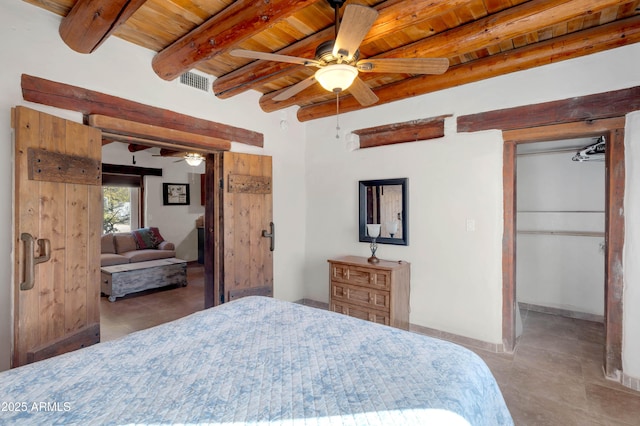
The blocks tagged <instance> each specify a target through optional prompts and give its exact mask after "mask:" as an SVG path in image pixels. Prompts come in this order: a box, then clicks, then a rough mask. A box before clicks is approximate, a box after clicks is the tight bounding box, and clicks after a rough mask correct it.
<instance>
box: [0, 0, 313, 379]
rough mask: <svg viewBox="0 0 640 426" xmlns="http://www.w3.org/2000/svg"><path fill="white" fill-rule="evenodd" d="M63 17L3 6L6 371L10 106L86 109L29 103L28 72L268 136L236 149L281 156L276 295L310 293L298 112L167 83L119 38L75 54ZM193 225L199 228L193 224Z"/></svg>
mask: <svg viewBox="0 0 640 426" xmlns="http://www.w3.org/2000/svg"><path fill="white" fill-rule="evenodd" d="M60 19H61V18H60V17H59V16H57V15H54V14H52V13H50V12H47V11H45V10H43V9H41V8H38V7H35V6H32V5H29V4H27V3H26V2H22V1H11V2H6V1H3V2H1V3H0V58H2V67H0V94H1V96H0V129H1V130H0V194H4V195H2V196H0V223H2V224H4V225H3V226H0V241H4V244H2V245H0V370H5V369H7V368H8V367H9V359H10V342H11V332H12V311H11V309H12V299H13V296H12V287H13V286H12V282H13V281H12V257H11V256H12V255H13V253H12V251H11V250H12V226H11V223H12V208H11V200H12V198H11V193H12V156H13V154H12V146H13V144H12V139H11V137H12V136H11V134H12V133H11V125H10V114H9V111H10V108H11V107H12V106H15V105H26V106H29V107H31V108H34V109H37V110H40V111H44V112H48V113H51V114H54V115H57V116H60V117H63V118H67V119H71V120H74V121H78V122H81V121H82V117H81V115H80V114H79V113H75V112H70V111H65V110H60V109H56V108H50V107H46V106H43V105H38V104H32V103H30V102H25V101H24V100H23V99H22V94H21V89H20V75H21V74H22V73H25V74H30V75H34V76H37V77H41V78H46V79H50V80H54V81H59V82H63V83H67V84H72V85H76V86H80V87H84V88H87V89H91V90H95V91H98V92H102V93H106V94H110V95H115V96H120V97H123V98H126V99H130V100H133V101H136V102H141V103H145V104H148V105H153V106H156V107H160V108H166V109H169V110H172V111H176V112H179V113H182V114H187V115H191V116H194V117H199V118H203V119H207V120H211V121H216V122H219V123H225V124H229V125H233V126H237V127H243V128H247V129H250V130H253V131H257V132H261V133H263V134H264V136H265V143H264V148H263V149H260V148H255V147H248V146H245V145H243V144H238V143H232V150H234V151H244V152H252V153H256V154H264V155H270V156H272V157H273V188H274V195H273V198H274V207H273V216H274V222H275V223H276V226H278V225H280V226H278V240H277V247H276V251H275V253H274V293H275V296H276V297H277V298H280V299H286V300H298V299H300V298H302V297H303V296H304V294H303V291H304V289H303V288H302V287H301V286H300V283H301V282H302V281H303V278H302V277H303V275H302V274H303V264H304V250H305V245H304V235H305V227H304V223H305V197H304V191H305V183H304V181H305V174H304V156H305V144H304V140H305V127H304V126H303V125H302V124H300V123H298V122H297V120H295V118H293V114H292V113H291V112H289V113H288V114H287V113H285V112H277V113H273V114H265V113H264V112H262V110H260V107H259V105H258V99H259V96H258V94H257V93H253V92H252V93H247V94H244V95H240V96H237V97H235V98H234V99H233V100H218V99H217V98H216V97H215V96H213V94H212V93H208V94H207V93H203V92H199V91H196V90H192V89H191V88H187V87H183V86H179V85H178V84H177V82H166V81H164V80H161V79H160V78H158V77H157V76H156V75H155V73H154V72H153V70H152V68H151V60H152V58H153V56H154V52H151V51H148V50H145V49H142V48H140V47H137V46H134V45H132V44H130V43H127V42H124V41H122V40H120V39H117V38H113V37H112V38H110V39H109V40H108V41H107V42H105V43H104V44H103V45H102V46H101V47H100V48H99V49H98V50H97V51H96V52H95V53H93V54H91V55H81V54H78V53H75V52H73V51H72V50H71V49H69V48H68V47H67V46H66V45H65V44H64V43H63V42H62V41H61V39H60V36H59V35H58V26H59V24H60ZM282 119H287V120H288V122H289V126H288V129H287V130H286V131H283V130H281V128H280V121H281V120H282ZM153 214H154V215H155V213H153ZM156 217H157V216H155V217H154V220H155V218H156ZM188 222H191V223H189V226H192V223H193V221H192V220H189V221H188ZM163 232H164V231H163ZM167 237H168V239H171V238H172V235H170V234H168V235H167Z"/></svg>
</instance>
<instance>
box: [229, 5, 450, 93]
mask: <svg viewBox="0 0 640 426" xmlns="http://www.w3.org/2000/svg"><path fill="white" fill-rule="evenodd" d="M327 1H328V2H329V4H330V5H331V7H333V9H334V10H335V28H336V31H335V34H336V35H335V40H328V41H325V42H324V43H321V44H320V45H319V46H318V47H317V49H316V53H315V58H314V59H306V58H299V57H295V56H287V55H280V54H276V53H266V52H258V51H253V50H244V49H234V50H232V51H231V52H230V54H231V55H233V56H236V57H242V58H250V59H262V60H267V61H277V62H288V63H293V64H299V65H304V66H309V67H316V68H318V70H317V71H316V72H315V74H314V75H312V76H310V77H308V78H306V79H304V80H302V81H300V82H298V83H296V84H294V85H293V86H291V87H289V88H288V89H285V90H283V91H282V92H281V93H280V94H278V95H277V96H275V97H274V98H273V100H274V101H284V100H286V99H289V98H290V97H292V96H294V95H296V94H298V93H299V92H301V91H303V90H304V89H306V88H308V87H310V86H311V85H313V84H314V83H315V82H316V81H317V82H318V83H320V85H321V86H322V87H324V88H325V89H326V90H328V91H330V92H334V93H337V94H339V93H340V92H342V91H344V90H346V89H349V92H350V93H351V95H353V97H354V98H355V99H356V100H357V101H358V102H359V103H360V104H361V105H363V106H369V105H373V104H375V103H376V102H378V97H377V96H376V94H375V93H373V91H372V90H371V88H369V86H367V84H366V83H365V82H364V81H363V80H362V79H360V77H358V73H359V72H382V73H403V74H442V73H444V72H445V71H446V70H447V69H448V68H449V60H448V59H447V58H385V59H375V58H372V59H359V57H360V51H359V50H358V48H359V47H360V43H362V40H364V37H365V36H366V35H367V33H368V32H369V30H370V29H371V27H372V26H373V23H374V22H375V20H376V19H377V18H378V11H377V10H375V9H373V8H370V7H367V6H363V5H358V4H348V5H347V6H346V7H345V11H344V14H343V16H342V21H341V22H340V20H339V9H340V7H341V6H342V5H343V4H344V3H345V1H346V0H327Z"/></svg>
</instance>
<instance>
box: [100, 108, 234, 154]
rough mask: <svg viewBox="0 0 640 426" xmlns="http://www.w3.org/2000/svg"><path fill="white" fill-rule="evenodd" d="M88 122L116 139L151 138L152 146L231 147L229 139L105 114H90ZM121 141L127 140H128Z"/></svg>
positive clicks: (188, 147)
mask: <svg viewBox="0 0 640 426" xmlns="http://www.w3.org/2000/svg"><path fill="white" fill-rule="evenodd" d="M88 124H89V125H90V126H92V127H96V128H98V129H101V130H102V131H103V132H106V133H108V134H109V137H110V138H113V139H114V140H119V137H120V136H124V137H129V136H133V137H136V138H141V139H147V140H149V145H151V146H160V147H169V148H172V149H173V148H179V149H187V150H189V149H195V150H197V151H201V152H217V151H229V150H230V149H231V142H229V141H227V140H223V139H218V138H211V137H207V136H202V135H196V134H193V133H187V132H181V131H179V130H174V129H167V128H164V127H158V126H152V125H150V124H143V123H138V122H135V121H129V120H123V119H121V118H113V117H107V116H105V115H99V114H93V115H90V116H89V120H88ZM121 141H122V142H125V141H126V140H121Z"/></svg>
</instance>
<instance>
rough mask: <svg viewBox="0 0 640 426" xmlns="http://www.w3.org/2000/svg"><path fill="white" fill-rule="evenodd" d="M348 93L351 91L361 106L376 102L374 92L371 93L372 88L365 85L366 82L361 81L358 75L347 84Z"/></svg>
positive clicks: (376, 98)
mask: <svg viewBox="0 0 640 426" xmlns="http://www.w3.org/2000/svg"><path fill="white" fill-rule="evenodd" d="M349 93H351V95H352V96H353V97H354V98H356V100H357V101H358V102H359V103H360V105H362V106H369V105H373V104H375V103H376V102H378V97H377V96H376V94H375V93H373V90H371V88H369V86H367V83H365V82H364V81H362V80H361V79H360V77H356V79H355V80H353V83H352V84H351V86H349Z"/></svg>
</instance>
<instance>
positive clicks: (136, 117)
mask: <svg viewBox="0 0 640 426" xmlns="http://www.w3.org/2000/svg"><path fill="white" fill-rule="evenodd" d="M22 97H23V98H24V100H25V101H30V102H36V103H39V104H43V105H49V106H53V107H57V108H62V109H68V110H71V111H78V112H81V113H83V114H85V115H92V114H100V115H104V116H108V117H114V118H119V119H124V120H131V121H135V122H138V123H144V124H149V125H153V126H158V127H165V128H168V129H174V130H179V131H181V132H187V133H195V134H198V135H202V136H208V137H212V138H217V139H224V140H227V141H234V142H240V143H244V144H247V145H253V146H258V147H262V146H264V135H263V134H262V133H258V132H254V131H251V130H247V129H242V128H239V127H234V126H229V125H227V124H221V123H216V122H214V121H209V120H203V119H200V118H195V117H191V116H189V115H185V114H180V113H177V112H173V111H169V110H166V109H162V108H156V107H152V106H149V105H145V104H141V103H138V102H134V101H130V100H127V99H123V98H119V97H116V96H111V95H106V94H104V93H100V92H94V91H92V90H88V89H83V88H81V87H77V86H71V85H68V84H64V83H58V82H55V81H51V80H45V79H43V78H39V77H34V76H30V75H27V74H22Z"/></svg>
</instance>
